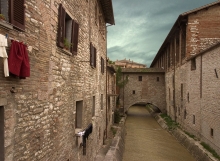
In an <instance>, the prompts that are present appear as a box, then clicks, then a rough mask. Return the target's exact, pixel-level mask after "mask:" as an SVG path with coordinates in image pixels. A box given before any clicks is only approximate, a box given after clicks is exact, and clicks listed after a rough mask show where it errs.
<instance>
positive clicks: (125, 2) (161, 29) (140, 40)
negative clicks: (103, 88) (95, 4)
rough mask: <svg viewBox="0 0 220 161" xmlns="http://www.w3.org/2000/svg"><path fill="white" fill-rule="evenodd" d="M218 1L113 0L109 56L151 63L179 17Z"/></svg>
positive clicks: (109, 32) (109, 33)
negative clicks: (112, 24)
mask: <svg viewBox="0 0 220 161" xmlns="http://www.w3.org/2000/svg"><path fill="white" fill-rule="evenodd" d="M215 1H216V0H112V3H113V10H114V16H115V26H109V27H107V30H108V57H109V58H110V60H113V61H115V60H117V59H118V60H121V59H124V58H127V59H130V60H133V61H135V62H138V63H142V64H146V65H147V66H148V67H149V66H150V64H151V62H152V60H153V58H154V57H155V55H156V53H157V51H158V50H159V48H160V46H161V45H162V43H163V41H164V40H165V38H166V36H167V35H168V33H169V31H170V29H171V28H172V26H173V24H174V23H175V21H176V19H177V18H178V16H179V15H180V14H181V13H183V12H186V11H189V10H192V9H194V8H198V7H201V6H203V5H206V4H208V3H211V2H215Z"/></svg>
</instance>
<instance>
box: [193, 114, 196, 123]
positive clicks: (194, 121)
mask: <svg viewBox="0 0 220 161" xmlns="http://www.w3.org/2000/svg"><path fill="white" fill-rule="evenodd" d="M195 123H196V116H195V115H193V124H195Z"/></svg>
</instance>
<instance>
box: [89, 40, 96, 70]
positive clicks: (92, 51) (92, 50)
mask: <svg viewBox="0 0 220 161" xmlns="http://www.w3.org/2000/svg"><path fill="white" fill-rule="evenodd" d="M90 65H91V67H93V68H96V48H95V47H94V46H93V45H92V43H90Z"/></svg>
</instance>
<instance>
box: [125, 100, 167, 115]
mask: <svg viewBox="0 0 220 161" xmlns="http://www.w3.org/2000/svg"><path fill="white" fill-rule="evenodd" d="M135 104H140V105H147V104H151V105H153V108H154V110H155V111H157V112H163V111H164V109H163V108H159V107H158V105H157V104H156V103H152V102H150V101H147V100H145V101H143V100H141V101H135V102H131V103H129V104H127V105H125V107H124V111H125V112H127V111H128V109H129V108H130V107H131V106H133V105H135Z"/></svg>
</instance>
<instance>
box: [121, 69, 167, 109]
mask: <svg viewBox="0 0 220 161" xmlns="http://www.w3.org/2000/svg"><path fill="white" fill-rule="evenodd" d="M122 73H123V79H125V78H126V77H128V82H127V84H125V86H124V87H123V88H121V89H120V95H119V96H120V104H121V105H122V106H123V107H124V112H125V111H127V110H128V108H129V107H131V106H132V105H134V104H148V103H150V104H153V105H154V106H156V107H158V108H159V109H160V110H161V111H162V112H165V109H166V95H165V72H164V70H162V69H157V68H123V69H122Z"/></svg>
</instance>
